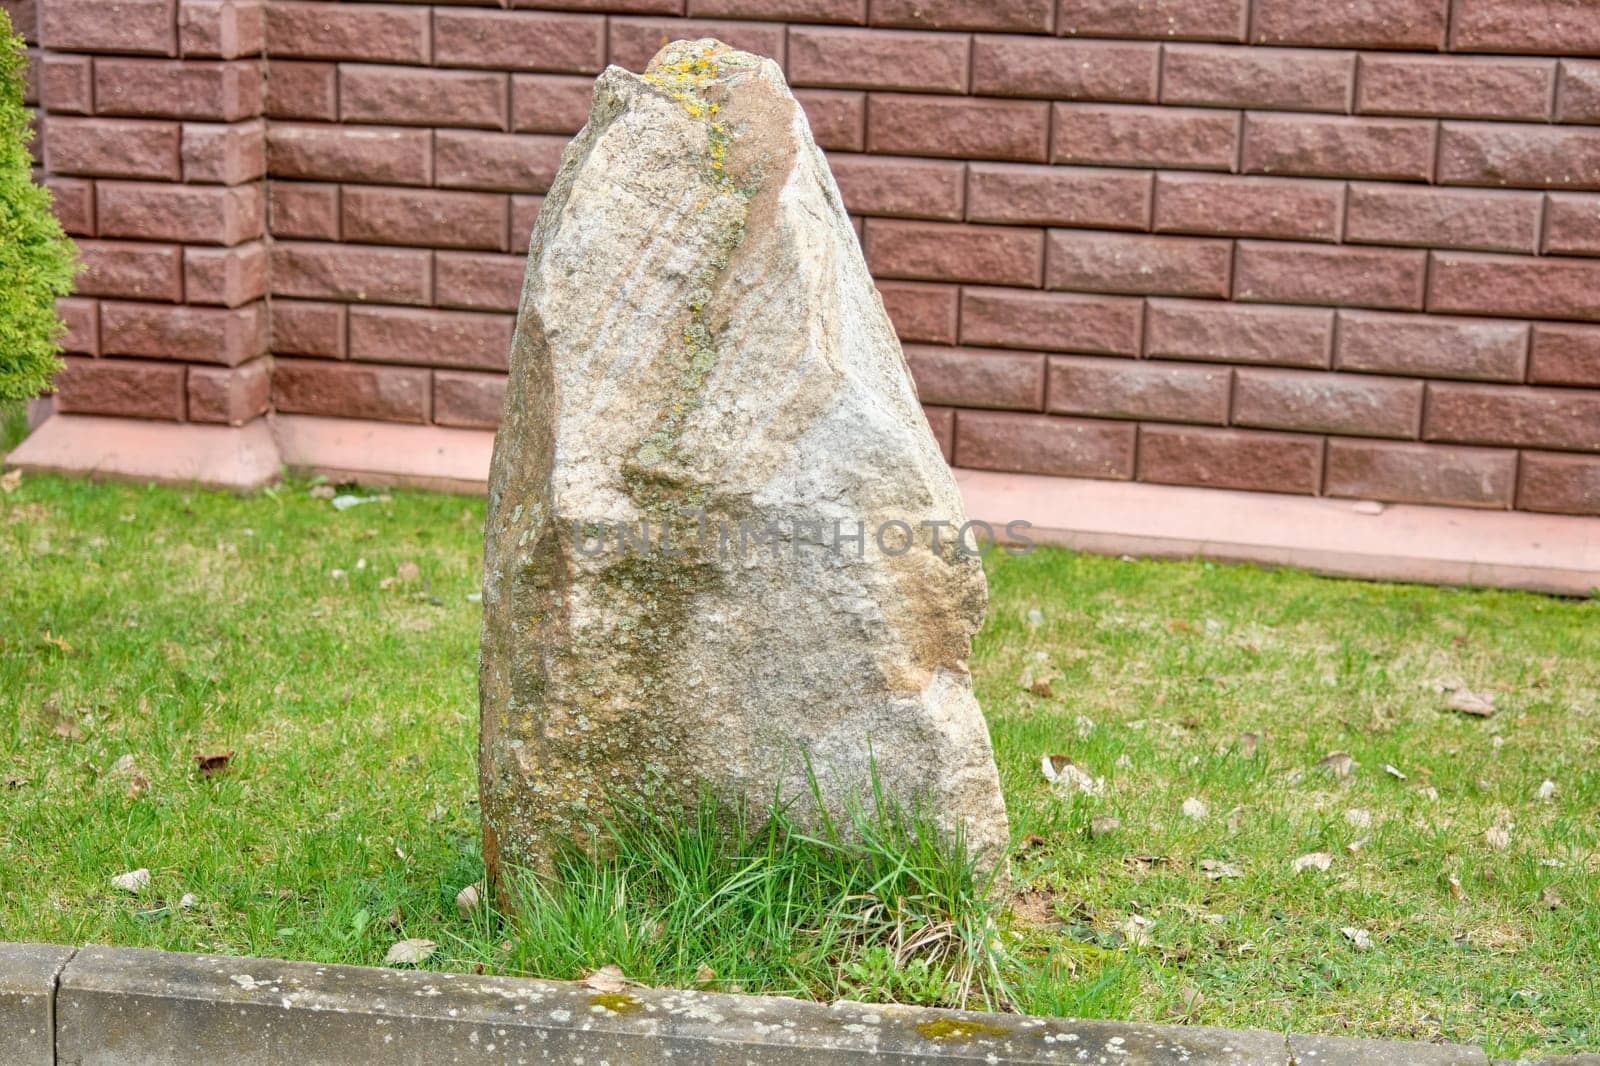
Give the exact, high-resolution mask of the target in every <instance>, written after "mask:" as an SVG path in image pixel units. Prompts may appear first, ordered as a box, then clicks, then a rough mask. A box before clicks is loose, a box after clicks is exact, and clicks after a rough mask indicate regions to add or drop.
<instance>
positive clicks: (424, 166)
mask: <svg viewBox="0 0 1600 1066" xmlns="http://www.w3.org/2000/svg"><path fill="white" fill-rule="evenodd" d="M432 142H433V135H432V134H431V133H430V132H429V131H427V130H405V129H392V128H386V127H382V126H305V125H300V124H299V123H290V122H274V123H272V124H271V125H270V126H269V127H268V128H267V157H268V161H269V164H270V167H271V172H272V176H273V177H277V178H310V179H313V180H321V181H365V182H374V183H379V184H384V185H426V184H428V183H429V181H430V179H431V177H432V173H433V147H432Z"/></svg>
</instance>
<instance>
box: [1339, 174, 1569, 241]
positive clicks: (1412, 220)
mask: <svg viewBox="0 0 1600 1066" xmlns="http://www.w3.org/2000/svg"><path fill="white" fill-rule="evenodd" d="M1539 201H1540V196H1539V194H1538V193H1524V192H1504V191H1489V190H1479V189H1473V190H1470V191H1469V190H1466V189H1436V188H1418V187H1412V186H1404V185H1364V184H1360V183H1352V184H1351V186H1350V203H1349V213H1348V216H1347V218H1346V221H1345V240H1347V241H1350V242H1352V243H1355V244H1411V245H1417V246H1419V247H1423V248H1476V249H1482V250H1485V251H1506V252H1528V253H1532V252H1535V251H1537V250H1538V248H1539V214H1540V202H1539Z"/></svg>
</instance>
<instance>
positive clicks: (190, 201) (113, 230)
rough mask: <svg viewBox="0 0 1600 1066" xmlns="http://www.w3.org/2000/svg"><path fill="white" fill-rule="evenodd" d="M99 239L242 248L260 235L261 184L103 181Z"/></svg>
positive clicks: (100, 190)
mask: <svg viewBox="0 0 1600 1066" xmlns="http://www.w3.org/2000/svg"><path fill="white" fill-rule="evenodd" d="M97 199H98V210H99V227H100V235H101V236H103V237H132V238H136V239H139V240H154V241H186V242H188V243H190V244H238V243H239V242H241V241H248V240H253V239H255V238H256V237H260V236H261V235H262V230H263V226H262V222H263V213H262V204H261V189H260V187H259V186H254V185H242V186H238V187H236V188H228V187H226V186H220V185H215V186H195V185H168V184H156V183H149V182H130V181H102V182H100V187H99V195H98V197H97Z"/></svg>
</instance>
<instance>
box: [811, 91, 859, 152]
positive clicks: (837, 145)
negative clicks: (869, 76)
mask: <svg viewBox="0 0 1600 1066" xmlns="http://www.w3.org/2000/svg"><path fill="white" fill-rule="evenodd" d="M794 98H795V99H796V100H798V101H800V107H801V108H802V109H803V110H804V111H805V113H806V121H807V122H809V123H810V124H811V136H812V138H813V139H814V140H815V141H816V142H817V144H818V145H819V146H820V147H822V148H826V149H828V150H829V151H841V152H859V151H861V150H862V149H863V148H865V147H866V143H867V97H866V94H865V93H858V92H836V91H834V90H831V89H796V90H795V92H794Z"/></svg>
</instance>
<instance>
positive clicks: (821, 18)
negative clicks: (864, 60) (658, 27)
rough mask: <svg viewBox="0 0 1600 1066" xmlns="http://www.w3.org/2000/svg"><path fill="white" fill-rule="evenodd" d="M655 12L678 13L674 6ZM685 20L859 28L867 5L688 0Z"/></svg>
mask: <svg viewBox="0 0 1600 1066" xmlns="http://www.w3.org/2000/svg"><path fill="white" fill-rule="evenodd" d="M597 2H598V0H597ZM602 6H603V7H604V6H606V5H604V4H602ZM610 10H612V11H616V10H618V9H617V8H615V7H612V8H610ZM659 13H663V14H680V13H681V12H680V11H679V10H678V9H677V8H676V7H674V8H672V9H671V10H669V11H665V12H659ZM689 17H690V18H712V19H752V20H756V21H760V22H831V23H834V24H836V25H837V24H843V25H847V26H859V25H862V24H863V23H865V22H866V21H867V3H866V0H689Z"/></svg>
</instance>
